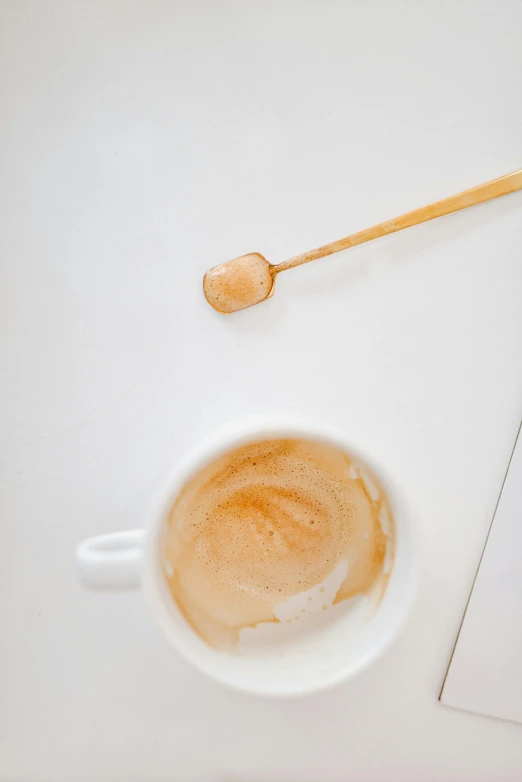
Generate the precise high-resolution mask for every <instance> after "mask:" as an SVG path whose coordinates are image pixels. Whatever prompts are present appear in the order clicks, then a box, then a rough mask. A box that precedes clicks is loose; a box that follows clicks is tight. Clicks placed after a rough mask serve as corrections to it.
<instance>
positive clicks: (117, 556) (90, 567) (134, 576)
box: [75, 529, 146, 589]
mask: <svg viewBox="0 0 522 782" xmlns="http://www.w3.org/2000/svg"><path fill="white" fill-rule="evenodd" d="M145 536H146V532H145V530H144V529H132V530H126V531H125V532H115V533H113V534H112V535H98V536H97V537H95V538H87V540H84V541H82V543H80V544H79V545H78V547H77V549H76V554H75V562H76V572H77V574H78V579H79V580H80V581H81V583H82V584H84V585H85V586H87V587H91V588H92V589H129V588H131V587H137V586H139V585H140V582H141V564H142V559H143V545H144V543H145Z"/></svg>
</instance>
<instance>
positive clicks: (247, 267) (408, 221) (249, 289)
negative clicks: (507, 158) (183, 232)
mask: <svg viewBox="0 0 522 782" xmlns="http://www.w3.org/2000/svg"><path fill="white" fill-rule="evenodd" d="M521 189H522V169H520V170H519V171H513V173H512V174H506V176H501V177H499V178H498V179H493V180H492V181H491V182H486V183H485V184H483V185H478V186H477V187H472V188H471V189H470V190H465V191H464V192H463V193H458V194H457V195H453V196H450V197H449V198H443V199H442V201H436V202H435V203H434V204H430V205H429V206H423V207H422V208H421V209H415V210H414V211H413V212H407V213H406V214H404V215H401V216H400V217H395V218H394V219H393V220H387V221H386V222H385V223H380V224H379V225H374V226H373V228H366V229H365V230H364V231H359V232H358V233H356V234H352V235H351V236H347V237H345V238H344V239H339V240H338V241H337V242H331V243H330V244H325V245H324V246H323V247H318V248H317V249H316V250H310V251H309V252H307V253H303V254H302V255H296V256H295V257H294V258H290V260H288V261H283V263H278V264H275V265H273V264H271V263H269V262H268V261H267V260H266V258H264V257H263V256H262V255H260V254H259V253H249V254H248V255H241V256H240V257H239V258H234V260H233V261H227V263H222V264H221V265H220V266H214V268H213V269H210V271H208V272H207V273H206V274H205V277H204V279H203V291H204V293H205V296H206V299H207V301H208V303H209V304H211V305H212V306H213V307H214V309H215V310H217V311H218V312H224V313H229V312H237V311H238V310H243V309H245V308H246V307H251V306H252V305H253V304H259V302H260V301H264V300H265V299H268V298H269V296H272V295H273V292H274V283H275V278H276V276H277V275H278V274H279V273H280V272H285V271H287V269H293V268H294V267H295V266H301V264H303V263H308V262H309V261H315V260H316V259H317V258H324V257H325V256H326V255H332V253H338V252H339V251H340V250H346V249H347V248H348V247H354V246H355V245H356V244H363V243H364V242H369V241H371V240H372V239H377V238H378V237H379V236H386V235H387V234H392V233H395V232H396V231H402V229H403V228H410V226H412V225H418V224H419V223H425V222H426V221H427V220H434V219H435V218H436V217H442V216H443V215H447V214H450V213H451V212H458V211H459V210H460V209H467V207H468V206H474V205H475V204H480V203H482V202H483V201H491V199H493V198H498V197H499V196H503V195H506V193H512V192H513V191H514V190H521Z"/></svg>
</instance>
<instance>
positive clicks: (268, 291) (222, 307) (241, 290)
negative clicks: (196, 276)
mask: <svg viewBox="0 0 522 782" xmlns="http://www.w3.org/2000/svg"><path fill="white" fill-rule="evenodd" d="M272 268H273V267H272V266H271V265H270V264H269V263H268V261H267V260H266V258H264V257H263V256H262V255H260V254H259V253H248V254H247V255H241V256H240V257H239V258H234V259H233V260H232V261H227V263H222V264H220V265H219V266H214V268H213V269H210V270H209V271H208V272H207V273H206V274H205V277H204V278H203V292H204V294H205V297H206V299H207V301H208V303H209V304H211V305H212V307H214V309H215V310H217V311H218V312H223V313H227V314H228V313H230V312H237V311H238V310H244V309H245V308H246V307H252V306H253V305H254V304H259V302H260V301H264V300H265V299H268V297H269V296H271V295H272V292H273V289H274V274H273V273H272Z"/></svg>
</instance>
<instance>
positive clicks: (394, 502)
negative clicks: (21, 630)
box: [76, 418, 418, 696]
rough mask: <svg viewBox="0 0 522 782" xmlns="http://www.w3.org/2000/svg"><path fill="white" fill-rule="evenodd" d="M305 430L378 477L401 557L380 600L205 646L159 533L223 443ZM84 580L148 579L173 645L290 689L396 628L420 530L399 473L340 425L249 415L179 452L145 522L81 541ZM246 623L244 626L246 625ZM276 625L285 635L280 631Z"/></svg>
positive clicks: (377, 648)
mask: <svg viewBox="0 0 522 782" xmlns="http://www.w3.org/2000/svg"><path fill="white" fill-rule="evenodd" d="M272 437H273V438H284V437H303V438H305V439H310V440H317V441H319V442H327V443H331V444H333V445H336V446H338V447H340V448H341V449H342V450H344V451H346V452H347V453H348V454H349V455H350V456H351V457H352V458H354V459H355V461H356V463H358V464H359V465H360V466H361V468H362V470H363V471H364V467H366V468H367V469H368V468H369V470H370V471H371V472H373V474H374V475H375V476H376V477H377V479H378V480H379V482H380V484H381V486H382V488H383V490H384V491H385V493H386V495H387V497H388V500H389V503H390V505H391V508H392V511H393V514H394V518H395V557H394V561H393V566H392V571H391V575H390V577H389V579H388V583H387V587H386V591H385V593H384V596H383V597H382V599H381V600H380V602H379V604H378V606H377V607H376V608H375V609H372V610H371V611H364V610H363V608H364V607H363V606H362V605H361V604H357V605H356V606H354V605H352V604H350V603H349V601H344V603H343V602H342V603H340V604H339V605H336V606H334V607H333V610H332V611H331V612H329V611H327V612H325V614H324V617H323V620H322V621H321V622H318V617H317V616H315V617H314V616H311V617H310V621H309V622H308V621H307V620H306V617H305V618H304V619H303V621H301V622H299V623H297V622H296V623H294V624H293V626H292V629H291V631H289V628H290V625H288V624H283V623H281V624H280V625H277V624H276V625H272V627H275V628H277V629H276V631H274V632H272V633H271V635H270V637H269V638H266V637H264V636H262V637H261V638H260V639H259V640H258V639H257V637H256V636H255V635H254V636H253V637H252V638H250V639H249V640H248V642H247V644H246V646H245V648H244V649H243V648H241V649H240V651H239V652H237V653H229V652H223V651H219V650H216V649H214V648H212V647H210V646H208V645H207V644H206V643H205V642H204V641H203V640H202V639H201V638H200V637H199V636H198V635H197V634H196V633H195V632H194V630H193V629H192V628H191V627H190V626H189V624H188V623H187V622H186V620H185V619H184V617H183V616H182V614H181V612H180V610H179V609H178V607H177V605H176V603H175V601H174V600H173V598H172V596H171V594H170V592H169V590H168V587H167V584H166V580H165V577H164V575H163V569H162V566H161V551H160V546H159V541H160V537H161V535H160V533H161V531H162V529H163V525H164V524H165V521H166V518H167V515H168V512H169V510H170V508H171V507H172V504H173V502H174V500H175V499H176V497H177V495H178V494H179V492H180V490H181V489H182V487H183V486H184V485H185V484H186V482H187V480H188V479H189V478H190V477H191V476H192V475H194V474H195V473H196V472H197V471H198V470H199V469H200V468H201V467H202V466H203V465H205V464H207V463H208V462H210V461H212V460H213V459H215V458H216V457H217V456H219V455H221V454H223V453H225V452H226V451H228V450H230V449H232V448H234V447H236V446H238V445H243V444H246V443H248V442H252V441H255V440H259V439H264V438H272ZM76 566H77V573H78V577H79V579H80V581H81V582H82V583H83V584H85V585H86V586H89V587H94V588H98V589H104V590H108V591H110V590H111V589H114V588H130V587H138V586H140V585H141V586H142V587H143V588H144V590H145V594H146V597H147V599H148V604H149V608H150V611H151V613H152V614H153V615H154V616H155V617H156V620H157V621H158V623H159V625H160V627H161V628H162V629H163V632H164V633H165V635H166V636H167V638H168V640H169V641H170V643H171V644H172V646H173V647H174V648H175V649H177V651H178V652H180V653H181V654H182V655H183V656H184V657H185V658H186V659H187V660H188V661H189V662H190V663H192V664H193V665H195V666H196V667H197V668H199V669H200V670H201V671H203V672H204V673H206V674H207V675H208V676H210V677H212V678H213V679H216V680H218V681H220V682H222V683H223V684H226V685H228V686H230V687H233V688H234V689H236V690H241V691H243V692H248V693H252V694H256V695H269V696H294V695H302V694H305V693H311V692H315V691H317V690H322V689H325V688H327V687H331V686H333V685H334V684H336V683H338V682H341V681H343V680H346V679H349V678H351V677H353V676H355V675H356V674H357V673H359V672H360V671H361V670H363V669H364V668H366V667H367V666H368V665H369V664H370V663H372V662H373V661H374V660H375V659H376V658H377V657H378V656H380V655H381V654H382V652H383V651H384V650H385V649H386V648H387V647H388V646H389V644H390V643H391V642H392V641H393V640H394V638H395V637H396V636H397V634H398V633H399V631H400V629H401V627H402V625H403V624H404V622H405V619H406V617H407V615H408V612H409V610H410V607H411V605H412V603H413V599H414V597H415V593H416V590H417V576H418V563H417V556H416V548H415V544H414V530H413V528H412V524H411V519H410V517H409V514H408V509H407V507H406V504H405V502H404V499H403V498H402V497H401V496H400V492H399V490H398V487H397V485H396V483H395V482H394V481H391V480H390V479H389V477H388V476H387V475H386V474H385V473H384V472H383V470H382V469H381V468H380V467H379V466H378V465H376V464H375V463H374V461H373V460H371V459H369V458H368V457H366V456H365V455H364V454H363V453H362V452H361V450H360V449H359V448H357V447H355V446H354V444H353V443H352V442H350V440H349V439H348V438H347V437H345V436H343V435H342V434H341V433H339V432H337V431H335V430H331V429H329V428H328V427H324V426H320V425H314V424H309V423H297V422H295V421H289V420H285V419H283V420H282V419H273V418H271V419H253V420H250V421H246V422H242V423H239V424H238V423H236V424H230V425H229V426H227V427H225V428H224V429H222V430H221V431H219V432H218V433H216V434H215V435H214V436H213V437H211V438H209V439H208V440H206V441H205V442H204V443H203V444H202V445H201V446H200V447H198V448H197V449H196V450H194V451H193V452H191V453H190V454H189V455H188V456H186V457H185V458H183V459H182V460H181V461H180V462H179V463H178V464H177V465H176V466H175V467H174V469H173V471H172V472H171V474H170V476H169V478H168V480H167V483H166V486H165V489H164V491H163V492H162V493H161V495H160V498H159V501H158V502H157V503H156V504H155V505H154V506H153V510H152V513H151V516H150V519H149V524H148V525H147V528H146V529H143V530H141V529H140V530H129V531H127V532H117V533H114V534H110V535H101V536H98V537H94V538H89V539H88V540H85V541H83V543H80V545H79V546H78V548H77V550H76ZM242 632H244V631H242ZM278 633H279V635H278Z"/></svg>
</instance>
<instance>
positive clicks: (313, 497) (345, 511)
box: [163, 439, 395, 650]
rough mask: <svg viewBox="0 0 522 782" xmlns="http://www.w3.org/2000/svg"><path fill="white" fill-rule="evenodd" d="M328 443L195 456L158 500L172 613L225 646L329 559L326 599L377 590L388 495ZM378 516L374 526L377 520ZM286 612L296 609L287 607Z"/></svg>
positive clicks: (389, 536)
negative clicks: (169, 502) (205, 459)
mask: <svg viewBox="0 0 522 782" xmlns="http://www.w3.org/2000/svg"><path fill="white" fill-rule="evenodd" d="M365 476H366V477H367V480H368V481H371V491H370V489H369V487H368V485H367V482H365V480H364V479H363V477H362V474H361V472H360V470H359V469H358V467H357V465H356V464H355V462H354V461H353V460H352V459H351V458H350V457H349V456H348V455H347V454H346V453H345V452H344V451H342V450H340V449H339V448H337V447H335V446H333V445H330V444H327V443H323V442H316V441H309V440H304V439H272V440H261V441H258V442H254V443H250V444H248V445H244V446H240V447H238V448H235V449H234V450H232V451H229V452H228V453H226V454H224V455H223V456H221V457H218V458H217V459H215V460H213V461H212V462H210V463H209V464H208V465H206V466H205V467H203V468H202V469H201V470H200V471H199V472H198V473H197V474H196V475H195V476H194V477H193V478H192V479H191V480H190V481H189V482H188V483H187V484H186V485H185V486H184V488H183V489H182V491H181V492H180V494H179V495H178V498H177V499H176V501H175V503H174V505H173V507H172V508H171V510H170V513H169V517H168V523H167V524H166V526H165V532H164V537H163V556H164V563H163V569H164V573H165V577H166V579H167V582H168V585H169V589H170V592H171V594H172V597H173V598H174V600H175V601H176V603H177V605H178V606H179V609H180V611H181V612H182V614H183V616H184V617H185V619H186V620H187V622H188V623H189V624H190V626H191V627H192V628H193V629H194V631H195V632H196V633H197V634H198V635H199V636H200V637H201V638H203V639H204V640H205V641H206V642H207V643H208V644H210V645H211V646H213V647H216V648H219V649H227V650H233V649H234V648H236V647H237V645H238V642H239V634H240V632H241V630H243V629H244V628H245V627H256V626H257V625H259V624H260V623H262V622H278V621H279V620H278V619H277V618H276V617H275V615H274V608H275V607H276V606H277V605H279V604H281V603H283V602H284V601H285V600H287V599H288V598H289V597H294V596H295V595H298V594H300V593H302V592H305V591H307V590H308V589H310V588H312V587H314V586H317V585H319V584H320V583H321V582H322V581H324V579H325V578H327V576H329V575H330V573H332V571H333V570H334V568H335V567H336V566H337V565H338V563H339V562H340V561H341V560H345V561H346V562H347V563H348V571H347V575H346V577H345V579H344V581H343V583H342V584H341V586H340V588H339V589H338V591H337V594H336V596H335V599H334V604H336V603H340V602H342V601H344V600H348V599H350V598H352V597H354V596H356V595H364V594H367V593H369V592H370V591H372V592H373V590H374V589H377V591H378V592H379V595H380V596H382V594H384V591H385V588H386V584H387V580H388V578H389V571H390V567H391V566H390V563H391V562H392V560H393V551H394V537H395V534H394V523H393V517H392V513H391V508H390V507H389V503H388V500H387V498H386V496H385V494H384V492H383V490H382V488H381V487H380V486H379V484H378V483H377V481H376V479H375V477H374V476H373V475H368V473H367V472H365ZM383 512H384V513H385V516H386V529H385V528H383V524H382V523H381V519H382V514H383ZM295 618H296V619H298V616H296V617H295Z"/></svg>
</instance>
